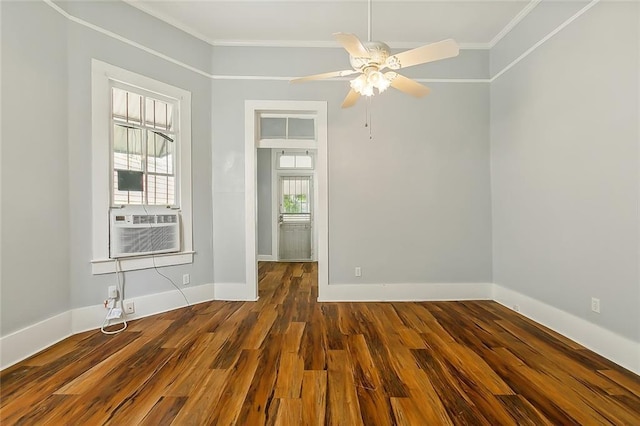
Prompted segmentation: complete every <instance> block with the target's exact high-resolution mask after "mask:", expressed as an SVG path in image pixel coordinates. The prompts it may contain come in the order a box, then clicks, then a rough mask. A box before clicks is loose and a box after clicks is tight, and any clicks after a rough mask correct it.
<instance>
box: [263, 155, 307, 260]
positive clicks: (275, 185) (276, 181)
mask: <svg viewBox="0 0 640 426" xmlns="http://www.w3.org/2000/svg"><path fill="white" fill-rule="evenodd" d="M278 151H285V152H305V151H308V152H313V158H314V160H313V170H306V169H299V170H295V169H278V167H277V165H278V163H277V162H278ZM317 157H318V154H317V152H316V150H315V149H308V150H303V149H291V148H289V149H287V148H284V149H282V150H279V149H272V150H271V256H270V260H273V261H278V260H279V251H280V247H279V243H280V242H279V238H280V229H279V220H278V218H279V215H280V198H279V197H280V195H279V193H280V187H279V186H280V176H311V179H312V185H313V195H312V203H311V206H312V219H313V220H312V224H311V226H312V232H313V234H312V236H311V238H312V242H313V245H312V249H313V256H312V261H313V262H317V261H318V229H317V228H316V224H315V221H316V216H318V203H317V202H316V200H317V199H318V185H317V184H316V182H317V181H318V173H317V172H316V159H317Z"/></svg>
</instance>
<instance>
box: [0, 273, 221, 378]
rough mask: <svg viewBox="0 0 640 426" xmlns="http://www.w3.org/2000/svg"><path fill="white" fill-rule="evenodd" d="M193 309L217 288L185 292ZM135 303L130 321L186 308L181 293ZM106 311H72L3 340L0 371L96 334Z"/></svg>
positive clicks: (95, 307) (98, 308) (100, 307)
mask: <svg viewBox="0 0 640 426" xmlns="http://www.w3.org/2000/svg"><path fill="white" fill-rule="evenodd" d="M182 291H183V292H184V294H185V296H186V297H187V300H188V301H189V304H190V305H193V304H196V303H202V302H208V301H210V300H214V298H213V296H214V285H213V284H204V285H199V286H191V287H184V288H182ZM126 300H130V301H133V303H134V305H135V313H133V314H130V315H127V320H134V319H138V318H143V317H147V316H150V315H155V314H159V313H162V312H167V311H170V310H173V309H178V308H183V307H185V306H187V302H186V301H185V300H184V297H182V294H180V292H179V291H178V290H171V291H167V292H164V293H156V294H149V295H146V296H139V297H133V298H127V299H126ZM106 314H107V310H106V309H105V308H104V306H103V305H93V306H85V307H82V308H77V309H72V310H70V311H67V312H63V313H62V314H59V315H56V316H54V317H51V318H48V319H46V320H44V321H41V322H39V323H37V324H34V325H30V326H28V327H25V328H23V329H21V330H18V331H16V332H14V333H11V334H9V335H7V336H3V337H2V338H0V369H4V368H6V367H9V366H11V365H13V364H15V363H17V362H19V361H22V360H23V359H26V358H28V357H30V356H31V355H33V354H35V353H38V352H40V351H41V350H43V349H45V348H47V347H49V346H51V345H53V344H55V343H57V342H59V341H60V340H62V339H65V338H67V337H69V336H71V335H72V334H77V333H81V332H83V331H87V330H95V329H97V328H100V326H102V322H103V321H104V317H105V316H106Z"/></svg>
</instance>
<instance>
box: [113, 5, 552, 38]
mask: <svg viewBox="0 0 640 426" xmlns="http://www.w3.org/2000/svg"><path fill="white" fill-rule="evenodd" d="M122 1H123V2H125V3H127V4H128V5H129V6H132V7H134V8H136V9H138V10H140V11H142V12H144V13H146V14H148V15H150V16H153V17H154V18H156V19H159V20H161V21H164V22H165V23H167V24H169V25H171V26H173V27H175V28H177V29H179V30H181V31H184V32H185V33H187V34H189V35H191V36H193V37H195V38H197V39H199V40H202V41H204V42H205V43H208V44H210V45H211V46H218V47H302V48H335V49H342V46H340V45H339V44H338V43H337V42H335V41H333V40H229V39H212V38H210V37H207V36H205V35H204V34H202V33H201V32H199V31H196V30H194V29H193V28H191V27H189V26H187V25H185V24H184V23H182V22H180V21H178V20H177V19H175V18H173V17H172V16H169V15H166V14H164V13H158V12H157V11H155V10H153V9H151V8H149V7H147V6H146V5H144V4H140V3H139V2H137V1H135V0H122ZM540 1H542V0H532V3H533V2H540ZM521 13H522V12H521ZM518 22H519V21H518ZM515 24H517V22H516V23H514V24H513V25H514V26H515ZM505 28H506V27H505ZM502 31H504V29H503V30H502ZM435 41H439V40H435ZM385 43H386V44H387V45H388V46H389V47H390V48H392V49H414V48H416V47H420V46H424V45H425V44H428V43H429V42H425V41H399V42H385ZM459 45H460V49H461V50H488V49H491V47H492V45H491V43H460V44H459Z"/></svg>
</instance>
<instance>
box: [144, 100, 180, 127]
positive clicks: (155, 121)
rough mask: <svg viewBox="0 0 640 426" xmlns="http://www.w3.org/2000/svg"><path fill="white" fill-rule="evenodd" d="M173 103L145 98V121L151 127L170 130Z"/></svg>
mask: <svg viewBox="0 0 640 426" xmlns="http://www.w3.org/2000/svg"><path fill="white" fill-rule="evenodd" d="M172 115H173V105H171V104H168V103H166V102H163V101H159V100H156V99H152V98H147V100H146V116H145V123H146V124H147V125H149V126H151V127H155V128H157V129H163V130H171V129H172V127H173V117H172Z"/></svg>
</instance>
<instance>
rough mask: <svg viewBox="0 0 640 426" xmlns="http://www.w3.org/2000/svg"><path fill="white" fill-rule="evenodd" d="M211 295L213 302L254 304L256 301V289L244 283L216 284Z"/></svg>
mask: <svg viewBox="0 0 640 426" xmlns="http://www.w3.org/2000/svg"><path fill="white" fill-rule="evenodd" d="M213 294H214V296H215V300H228V301H241V302H255V301H256V300H258V295H257V294H256V289H255V288H251V286H249V285H247V284H246V283H216V284H214V290H213Z"/></svg>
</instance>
